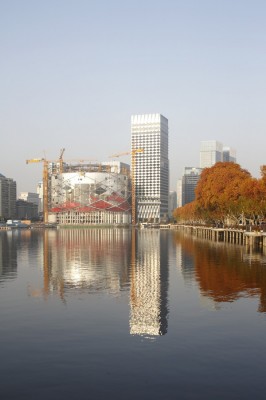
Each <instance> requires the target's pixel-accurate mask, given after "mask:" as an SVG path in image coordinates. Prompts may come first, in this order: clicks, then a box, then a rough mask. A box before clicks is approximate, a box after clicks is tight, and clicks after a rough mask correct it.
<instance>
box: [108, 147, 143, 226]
mask: <svg viewBox="0 0 266 400" xmlns="http://www.w3.org/2000/svg"><path fill="white" fill-rule="evenodd" d="M143 152H144V149H133V150H131V151H126V152H124V153H118V154H113V155H112V156H110V157H112V158H113V157H120V156H126V155H129V154H131V163H132V165H131V185H132V225H136V185H135V169H136V155H137V154H138V153H143Z"/></svg>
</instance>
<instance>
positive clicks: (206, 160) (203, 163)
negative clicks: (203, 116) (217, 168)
mask: <svg viewBox="0 0 266 400" xmlns="http://www.w3.org/2000/svg"><path fill="white" fill-rule="evenodd" d="M218 161H223V145H222V143H220V142H217V141H216V140H205V141H203V142H201V145H200V168H209V167H212V166H213V165H214V164H215V163H217V162H218Z"/></svg>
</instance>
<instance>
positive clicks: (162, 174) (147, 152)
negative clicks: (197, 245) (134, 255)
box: [131, 114, 169, 223]
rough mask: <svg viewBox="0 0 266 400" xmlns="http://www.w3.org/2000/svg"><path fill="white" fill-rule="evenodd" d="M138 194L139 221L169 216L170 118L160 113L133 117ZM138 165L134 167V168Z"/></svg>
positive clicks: (133, 164) (151, 220)
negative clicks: (138, 150) (137, 150)
mask: <svg viewBox="0 0 266 400" xmlns="http://www.w3.org/2000/svg"><path fill="white" fill-rule="evenodd" d="M136 149H143V152H142V153H136V154H135V155H132V157H135V162H133V160H132V168H134V171H133V173H134V183H135V194H136V221H137V222H151V223H159V222H164V221H166V220H167V219H168V195H169V160H168V120H167V119H166V118H165V117H164V116H162V115H161V114H143V115H133V116H132V117H131V150H132V151H134V150H136ZM134 166H135V167H134Z"/></svg>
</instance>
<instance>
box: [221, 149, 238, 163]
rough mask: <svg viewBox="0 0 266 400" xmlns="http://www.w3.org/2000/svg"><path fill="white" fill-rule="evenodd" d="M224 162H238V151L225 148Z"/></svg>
mask: <svg viewBox="0 0 266 400" xmlns="http://www.w3.org/2000/svg"><path fill="white" fill-rule="evenodd" d="M223 161H224V162H226V161H228V162H236V151H235V149H232V147H227V146H224V147H223Z"/></svg>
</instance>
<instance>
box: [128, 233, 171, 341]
mask: <svg viewBox="0 0 266 400" xmlns="http://www.w3.org/2000/svg"><path fill="white" fill-rule="evenodd" d="M134 233H135V232H133V234H134ZM136 234H137V233H136ZM132 243H133V244H134V238H133V242H132ZM134 247H135V246H134V245H133V246H132V249H133V253H132V256H133V257H132V264H131V298H130V300H131V317H130V333H131V334H139V335H142V334H143V335H152V336H153V335H164V334H166V332H167V315H168V308H167V303H168V299H167V292H168V236H167V232H160V231H159V230H141V231H139V233H138V235H137V237H136V253H135V252H134ZM134 255H136V256H135V257H134Z"/></svg>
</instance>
